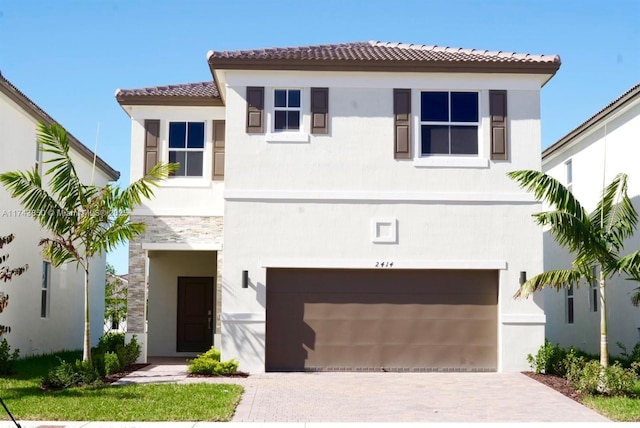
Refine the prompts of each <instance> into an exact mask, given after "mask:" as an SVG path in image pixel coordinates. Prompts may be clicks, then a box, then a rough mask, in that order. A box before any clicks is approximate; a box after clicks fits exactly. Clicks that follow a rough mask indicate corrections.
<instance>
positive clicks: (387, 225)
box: [371, 218, 398, 244]
mask: <svg viewBox="0 0 640 428" xmlns="http://www.w3.org/2000/svg"><path fill="white" fill-rule="evenodd" d="M371 242H374V243H380V244H397V243H398V220H396V219H395V218H374V219H371Z"/></svg>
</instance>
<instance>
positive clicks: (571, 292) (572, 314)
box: [565, 285, 576, 325]
mask: <svg viewBox="0 0 640 428" xmlns="http://www.w3.org/2000/svg"><path fill="white" fill-rule="evenodd" d="M569 308H571V310H569ZM565 309H566V317H565V318H566V322H567V324H569V325H573V324H575V322H576V305H575V289H574V287H573V285H570V286H569V288H567V289H566V305H565Z"/></svg>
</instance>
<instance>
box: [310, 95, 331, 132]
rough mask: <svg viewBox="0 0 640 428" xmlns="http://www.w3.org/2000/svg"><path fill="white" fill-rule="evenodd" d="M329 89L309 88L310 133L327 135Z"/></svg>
mask: <svg viewBox="0 0 640 428" xmlns="http://www.w3.org/2000/svg"><path fill="white" fill-rule="evenodd" d="M328 120H329V88H311V133H312V134H328V133H329V122H328Z"/></svg>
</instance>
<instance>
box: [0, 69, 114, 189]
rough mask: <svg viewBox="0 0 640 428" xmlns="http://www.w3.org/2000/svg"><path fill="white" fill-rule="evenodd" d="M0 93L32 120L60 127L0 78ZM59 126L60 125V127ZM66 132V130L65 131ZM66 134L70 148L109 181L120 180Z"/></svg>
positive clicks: (107, 167)
mask: <svg viewBox="0 0 640 428" xmlns="http://www.w3.org/2000/svg"><path fill="white" fill-rule="evenodd" d="M0 91H1V92H2V93H3V94H5V95H6V96H7V97H9V98H10V99H11V100H12V101H13V102H15V103H16V104H18V105H19V106H20V107H21V108H22V109H24V110H25V111H26V112H27V113H28V114H30V115H31V116H32V117H33V118H34V119H36V120H39V121H42V122H43V123H45V124H46V125H48V126H50V125H52V124H57V125H60V124H59V123H58V122H56V121H55V120H54V119H53V118H52V117H51V116H49V115H48V114H46V113H43V112H42V111H40V110H41V109H39V108H36V107H35V103H34V102H33V101H31V100H30V99H29V98H27V97H26V95H23V94H22V93H20V92H19V91H17V90H16V88H15V87H14V86H13V85H12V84H10V83H9V81H7V80H6V79H5V78H0ZM60 126H61V125H60ZM65 131H66V130H65ZM66 132H67V136H68V137H69V142H70V143H71V147H72V148H73V149H74V150H76V151H77V152H78V153H80V155H81V156H83V157H84V158H85V159H87V160H89V161H91V162H93V161H94V159H95V163H96V166H98V167H99V168H100V169H101V170H102V171H103V172H104V173H105V174H106V175H107V177H108V178H109V180H112V181H116V180H118V179H119V178H120V172H118V171H116V170H115V169H113V168H112V167H111V166H110V165H109V164H108V163H106V162H105V161H104V160H103V159H102V158H100V156H96V155H95V154H94V153H93V152H92V151H91V150H89V148H88V147H87V146H85V145H84V144H82V143H81V142H80V140H78V139H77V138H76V137H74V136H73V134H71V133H70V132H69V131H66Z"/></svg>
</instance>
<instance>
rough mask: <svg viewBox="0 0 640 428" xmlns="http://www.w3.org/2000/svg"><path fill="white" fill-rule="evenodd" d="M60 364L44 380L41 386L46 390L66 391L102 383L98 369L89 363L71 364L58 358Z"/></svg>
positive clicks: (78, 361) (77, 362)
mask: <svg viewBox="0 0 640 428" xmlns="http://www.w3.org/2000/svg"><path fill="white" fill-rule="evenodd" d="M57 358H58V361H60V364H59V365H58V366H56V367H54V368H52V369H51V370H49V372H48V373H47V374H46V376H44V377H43V378H42V381H41V384H42V387H43V388H45V389H65V388H70V387H72V386H79V385H97V384H100V383H101V379H100V376H99V375H98V372H97V371H96V369H95V368H94V367H93V366H92V365H91V364H89V363H87V362H84V361H81V360H77V361H76V362H75V363H69V362H67V361H64V360H62V359H61V358H60V357H57Z"/></svg>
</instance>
